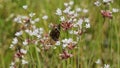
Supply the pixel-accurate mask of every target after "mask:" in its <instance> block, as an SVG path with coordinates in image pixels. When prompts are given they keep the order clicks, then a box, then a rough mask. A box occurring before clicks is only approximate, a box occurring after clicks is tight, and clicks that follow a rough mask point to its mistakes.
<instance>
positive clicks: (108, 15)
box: [94, 0, 119, 19]
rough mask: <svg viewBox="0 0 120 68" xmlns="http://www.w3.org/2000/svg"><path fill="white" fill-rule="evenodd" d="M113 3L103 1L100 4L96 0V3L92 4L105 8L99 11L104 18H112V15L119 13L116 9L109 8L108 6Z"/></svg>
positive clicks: (108, 0)
mask: <svg viewBox="0 0 120 68" xmlns="http://www.w3.org/2000/svg"><path fill="white" fill-rule="evenodd" d="M112 3H113V0H103V1H102V2H100V1H99V0H97V1H96V2H94V5H95V6H97V7H102V8H103V6H105V8H103V10H101V14H102V16H103V17H104V18H110V19H112V18H113V15H112V14H113V13H117V12H119V9H117V8H109V6H110V4H112Z"/></svg>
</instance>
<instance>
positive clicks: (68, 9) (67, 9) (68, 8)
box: [63, 6, 71, 13]
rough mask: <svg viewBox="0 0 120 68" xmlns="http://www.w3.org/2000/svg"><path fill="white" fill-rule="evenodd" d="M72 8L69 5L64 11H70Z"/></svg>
mask: <svg viewBox="0 0 120 68" xmlns="http://www.w3.org/2000/svg"><path fill="white" fill-rule="evenodd" d="M70 9H71V7H70V6H69V7H67V8H66V9H65V10H64V11H63V12H64V13H69V11H70Z"/></svg>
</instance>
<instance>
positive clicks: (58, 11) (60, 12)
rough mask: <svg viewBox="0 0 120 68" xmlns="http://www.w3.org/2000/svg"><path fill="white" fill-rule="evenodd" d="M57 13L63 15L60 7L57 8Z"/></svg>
mask: <svg viewBox="0 0 120 68" xmlns="http://www.w3.org/2000/svg"><path fill="white" fill-rule="evenodd" d="M56 15H59V16H60V15H62V11H61V9H59V8H57V10H56Z"/></svg>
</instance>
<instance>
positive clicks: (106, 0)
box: [103, 0, 112, 3]
mask: <svg viewBox="0 0 120 68" xmlns="http://www.w3.org/2000/svg"><path fill="white" fill-rule="evenodd" d="M103 2H104V3H109V2H112V0H103Z"/></svg>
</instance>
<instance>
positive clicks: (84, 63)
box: [0, 0, 120, 68]
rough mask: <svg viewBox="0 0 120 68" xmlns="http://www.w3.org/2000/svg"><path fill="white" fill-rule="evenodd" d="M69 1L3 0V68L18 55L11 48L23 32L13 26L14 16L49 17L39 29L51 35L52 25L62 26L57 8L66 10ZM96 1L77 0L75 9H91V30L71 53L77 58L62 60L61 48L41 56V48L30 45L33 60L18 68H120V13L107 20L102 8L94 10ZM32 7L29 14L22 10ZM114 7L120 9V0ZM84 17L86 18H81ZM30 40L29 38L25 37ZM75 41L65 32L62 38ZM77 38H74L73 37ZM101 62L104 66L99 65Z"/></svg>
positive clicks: (0, 20)
mask: <svg viewBox="0 0 120 68" xmlns="http://www.w3.org/2000/svg"><path fill="white" fill-rule="evenodd" d="M68 1H69V0H24V1H22V0H0V68H9V67H10V63H11V61H12V59H13V55H14V53H15V51H14V50H11V49H10V48H9V47H10V44H11V41H12V39H13V38H14V34H15V32H16V31H18V30H19V29H20V28H19V27H20V25H19V24H16V23H14V22H13V19H14V17H12V18H11V17H10V15H11V14H14V15H17V14H21V15H28V13H30V12H35V13H36V17H39V18H41V17H42V16H43V15H45V14H46V15H48V17H49V18H48V20H47V21H44V20H42V19H40V22H39V23H37V24H36V26H37V27H43V28H44V29H45V31H46V32H48V31H49V28H48V24H49V23H51V22H52V23H60V21H59V18H58V16H56V15H55V11H56V9H57V8H64V5H63V4H64V2H68ZM94 2H95V0H74V4H75V5H74V7H73V8H75V7H76V6H78V7H81V8H87V9H89V13H88V15H87V16H88V17H89V18H90V24H91V28H89V29H87V30H86V33H85V34H84V35H82V37H80V41H79V42H78V45H77V47H78V48H75V49H73V50H71V51H69V52H70V53H72V54H73V57H71V58H68V59H65V60H61V59H59V54H60V53H61V52H62V48H61V47H60V46H58V47H57V49H50V50H49V51H42V50H41V49H40V52H37V47H40V45H37V46H35V45H29V46H30V47H29V48H28V53H27V55H26V56H25V57H27V60H29V62H28V64H27V65H21V64H20V63H17V68H100V67H101V66H104V64H109V65H110V68H119V67H120V25H119V24H120V12H118V13H115V14H113V19H107V18H106V19H104V18H103V17H102V15H101V13H100V10H102V9H101V8H100V7H96V6H94ZM26 4H27V5H28V6H29V7H28V10H27V11H24V10H23V8H22V6H23V5H26ZM111 7H113V8H114V7H115V8H118V9H120V0H114V3H112V5H111ZM81 16H82V14H81ZM23 37H27V36H25V35H24V36H23ZM60 37H62V38H64V37H71V35H67V34H66V33H65V32H64V31H61V36H60ZM73 38H74V36H73ZM98 59H101V60H102V64H101V65H98V64H96V63H95V62H96V61H97V60H98Z"/></svg>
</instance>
